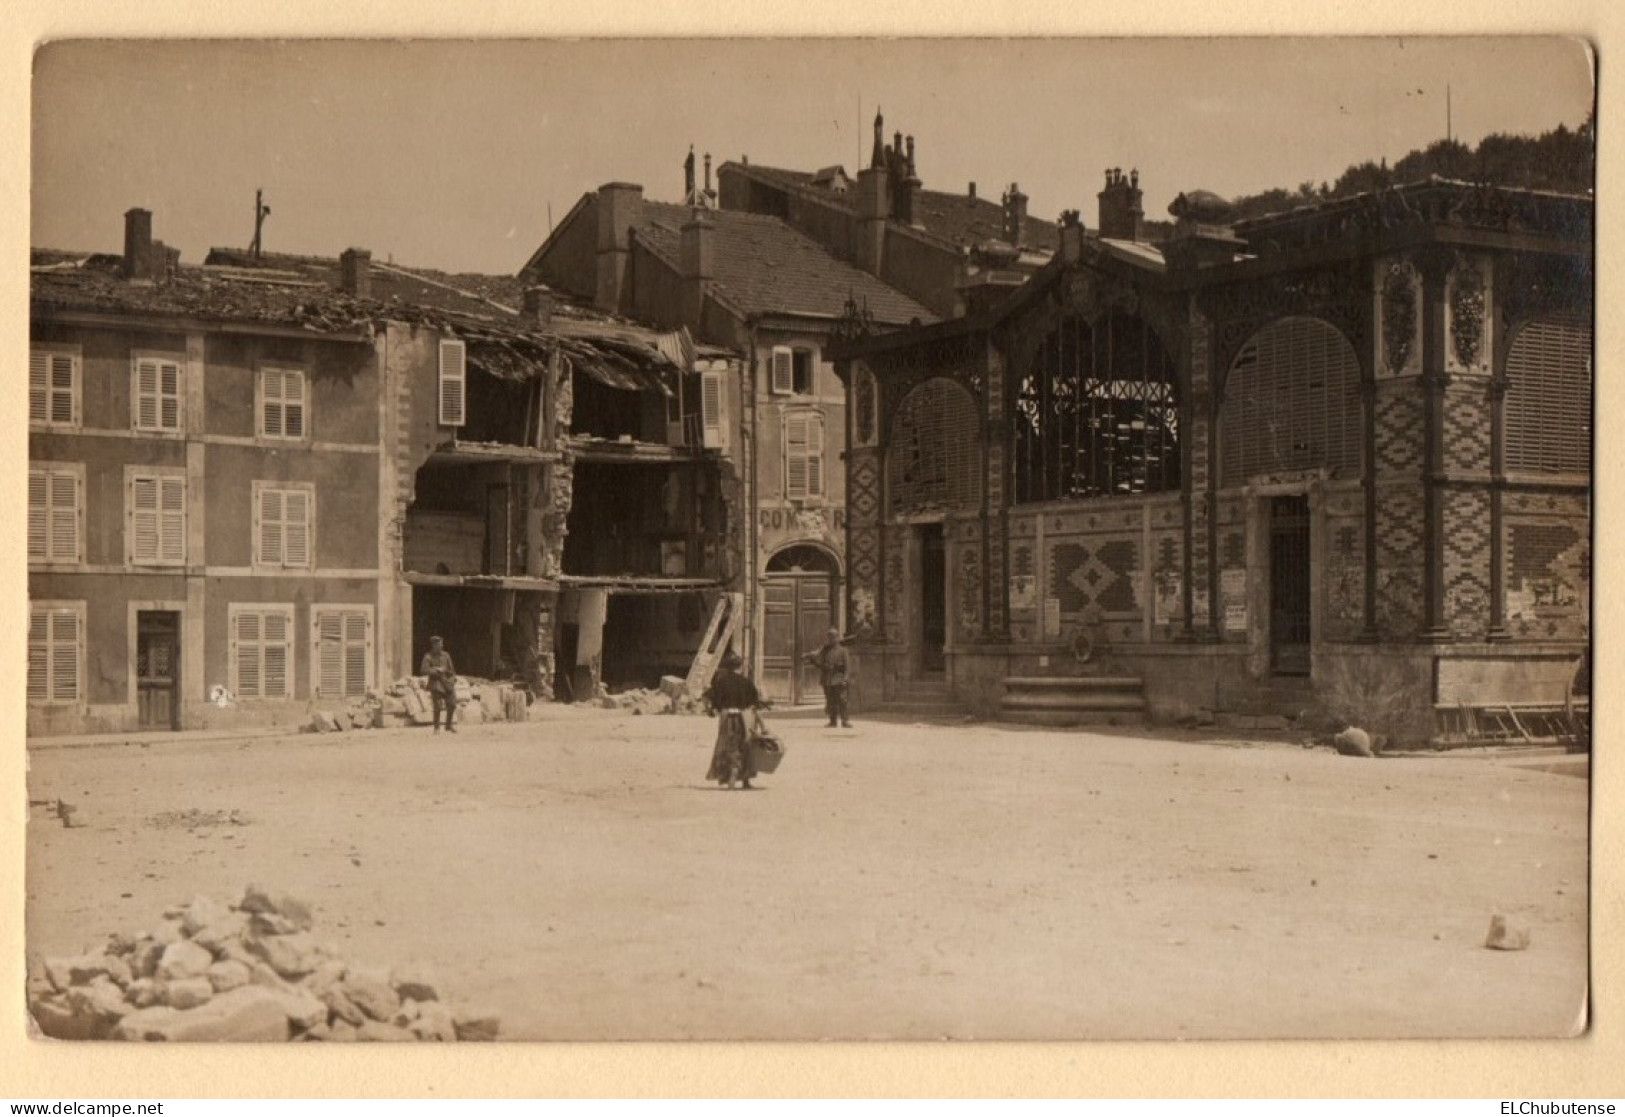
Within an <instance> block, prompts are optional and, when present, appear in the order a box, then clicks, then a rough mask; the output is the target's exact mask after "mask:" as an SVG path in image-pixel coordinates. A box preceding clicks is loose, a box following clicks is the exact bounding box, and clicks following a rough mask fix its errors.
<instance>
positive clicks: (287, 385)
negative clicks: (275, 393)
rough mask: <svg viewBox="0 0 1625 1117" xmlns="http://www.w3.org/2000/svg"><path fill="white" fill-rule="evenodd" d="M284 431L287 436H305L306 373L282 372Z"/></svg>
mask: <svg viewBox="0 0 1625 1117" xmlns="http://www.w3.org/2000/svg"><path fill="white" fill-rule="evenodd" d="M282 422H283V430H282V433H283V435H284V436H285V437H287V438H303V437H305V374H304V373H302V372H284V373H283V374H282Z"/></svg>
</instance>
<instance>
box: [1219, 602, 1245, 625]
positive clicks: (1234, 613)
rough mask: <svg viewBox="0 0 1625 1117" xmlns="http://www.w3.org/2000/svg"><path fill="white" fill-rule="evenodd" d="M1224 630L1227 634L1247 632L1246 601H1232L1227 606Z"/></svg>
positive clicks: (1225, 608)
mask: <svg viewBox="0 0 1625 1117" xmlns="http://www.w3.org/2000/svg"><path fill="white" fill-rule="evenodd" d="M1224 630H1225V631H1226V632H1246V631H1247V603H1246V602H1245V601H1230V602H1227V603H1226V604H1225V607H1224Z"/></svg>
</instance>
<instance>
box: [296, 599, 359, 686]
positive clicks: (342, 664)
mask: <svg viewBox="0 0 1625 1117" xmlns="http://www.w3.org/2000/svg"><path fill="white" fill-rule="evenodd" d="M310 627H311V637H312V641H313V643H314V645H315V646H314V648H313V649H312V652H311V665H312V671H313V678H312V679H311V691H312V694H313V696H314V697H316V698H360V697H363V696H364V695H365V694H366V693H367V691H369V690H371V689H372V609H371V607H370V606H369V607H359V606H351V607H348V608H339V607H338V606H332V607H318V608H314V609H312V610H311V618H310Z"/></svg>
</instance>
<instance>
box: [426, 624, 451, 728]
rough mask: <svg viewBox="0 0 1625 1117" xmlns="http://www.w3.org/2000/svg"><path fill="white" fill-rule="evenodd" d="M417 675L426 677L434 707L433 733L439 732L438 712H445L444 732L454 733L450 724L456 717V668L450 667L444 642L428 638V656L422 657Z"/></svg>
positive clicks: (432, 637)
mask: <svg viewBox="0 0 1625 1117" xmlns="http://www.w3.org/2000/svg"><path fill="white" fill-rule="evenodd" d="M419 674H422V675H426V676H428V679H429V701H430V703H431V704H432V705H433V706H434V731H435V732H436V733H438V732H440V710H441V708H442V707H444V708H445V711H446V732H447V733H455V732H457V727H456V726H455V725H453V724H452V722H453V721H454V720H456V717H457V668H456V667H454V666H453V665H452V662H451V653H450V652H448V651H446V646H445V641H443V640H441V639H440V637H438V636H431V637H429V654H428V655H425V656H424V657H423V664H422V667H421V670H420V671H419Z"/></svg>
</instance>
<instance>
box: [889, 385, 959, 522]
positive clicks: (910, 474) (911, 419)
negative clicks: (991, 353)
mask: <svg viewBox="0 0 1625 1117" xmlns="http://www.w3.org/2000/svg"><path fill="white" fill-rule="evenodd" d="M979 428H980V422H979V421H978V417H977V413H976V400H975V398H974V397H972V396H971V394H970V393H969V392H967V391H966V390H965V389H964V388H963V387H961V386H960V385H958V384H956V383H954V382H953V381H952V380H949V379H948V378H947V377H944V376H933V377H932V378H931V379H929V380H927V381H925V382H924V383H923V384H920V385H919V386H918V387H916V388H914V389H913V390H912V391H910V392H909V393H908V395H906V396H904V397H903V398H902V400H901V401H900V402H899V403H898V405H897V413H896V415H894V416H893V417H892V421H891V437H890V439H889V440H888V442H889V445H888V446H887V447H886V494H887V501H888V507H889V508H890V510H891V513H892V514H893V515H898V514H907V513H914V512H930V511H941V510H943V509H953V510H970V509H973V508H977V507H979V506H980V505H981V499H982V484H981V470H982V454H981V442H982V439H981V432H980V429H979Z"/></svg>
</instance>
